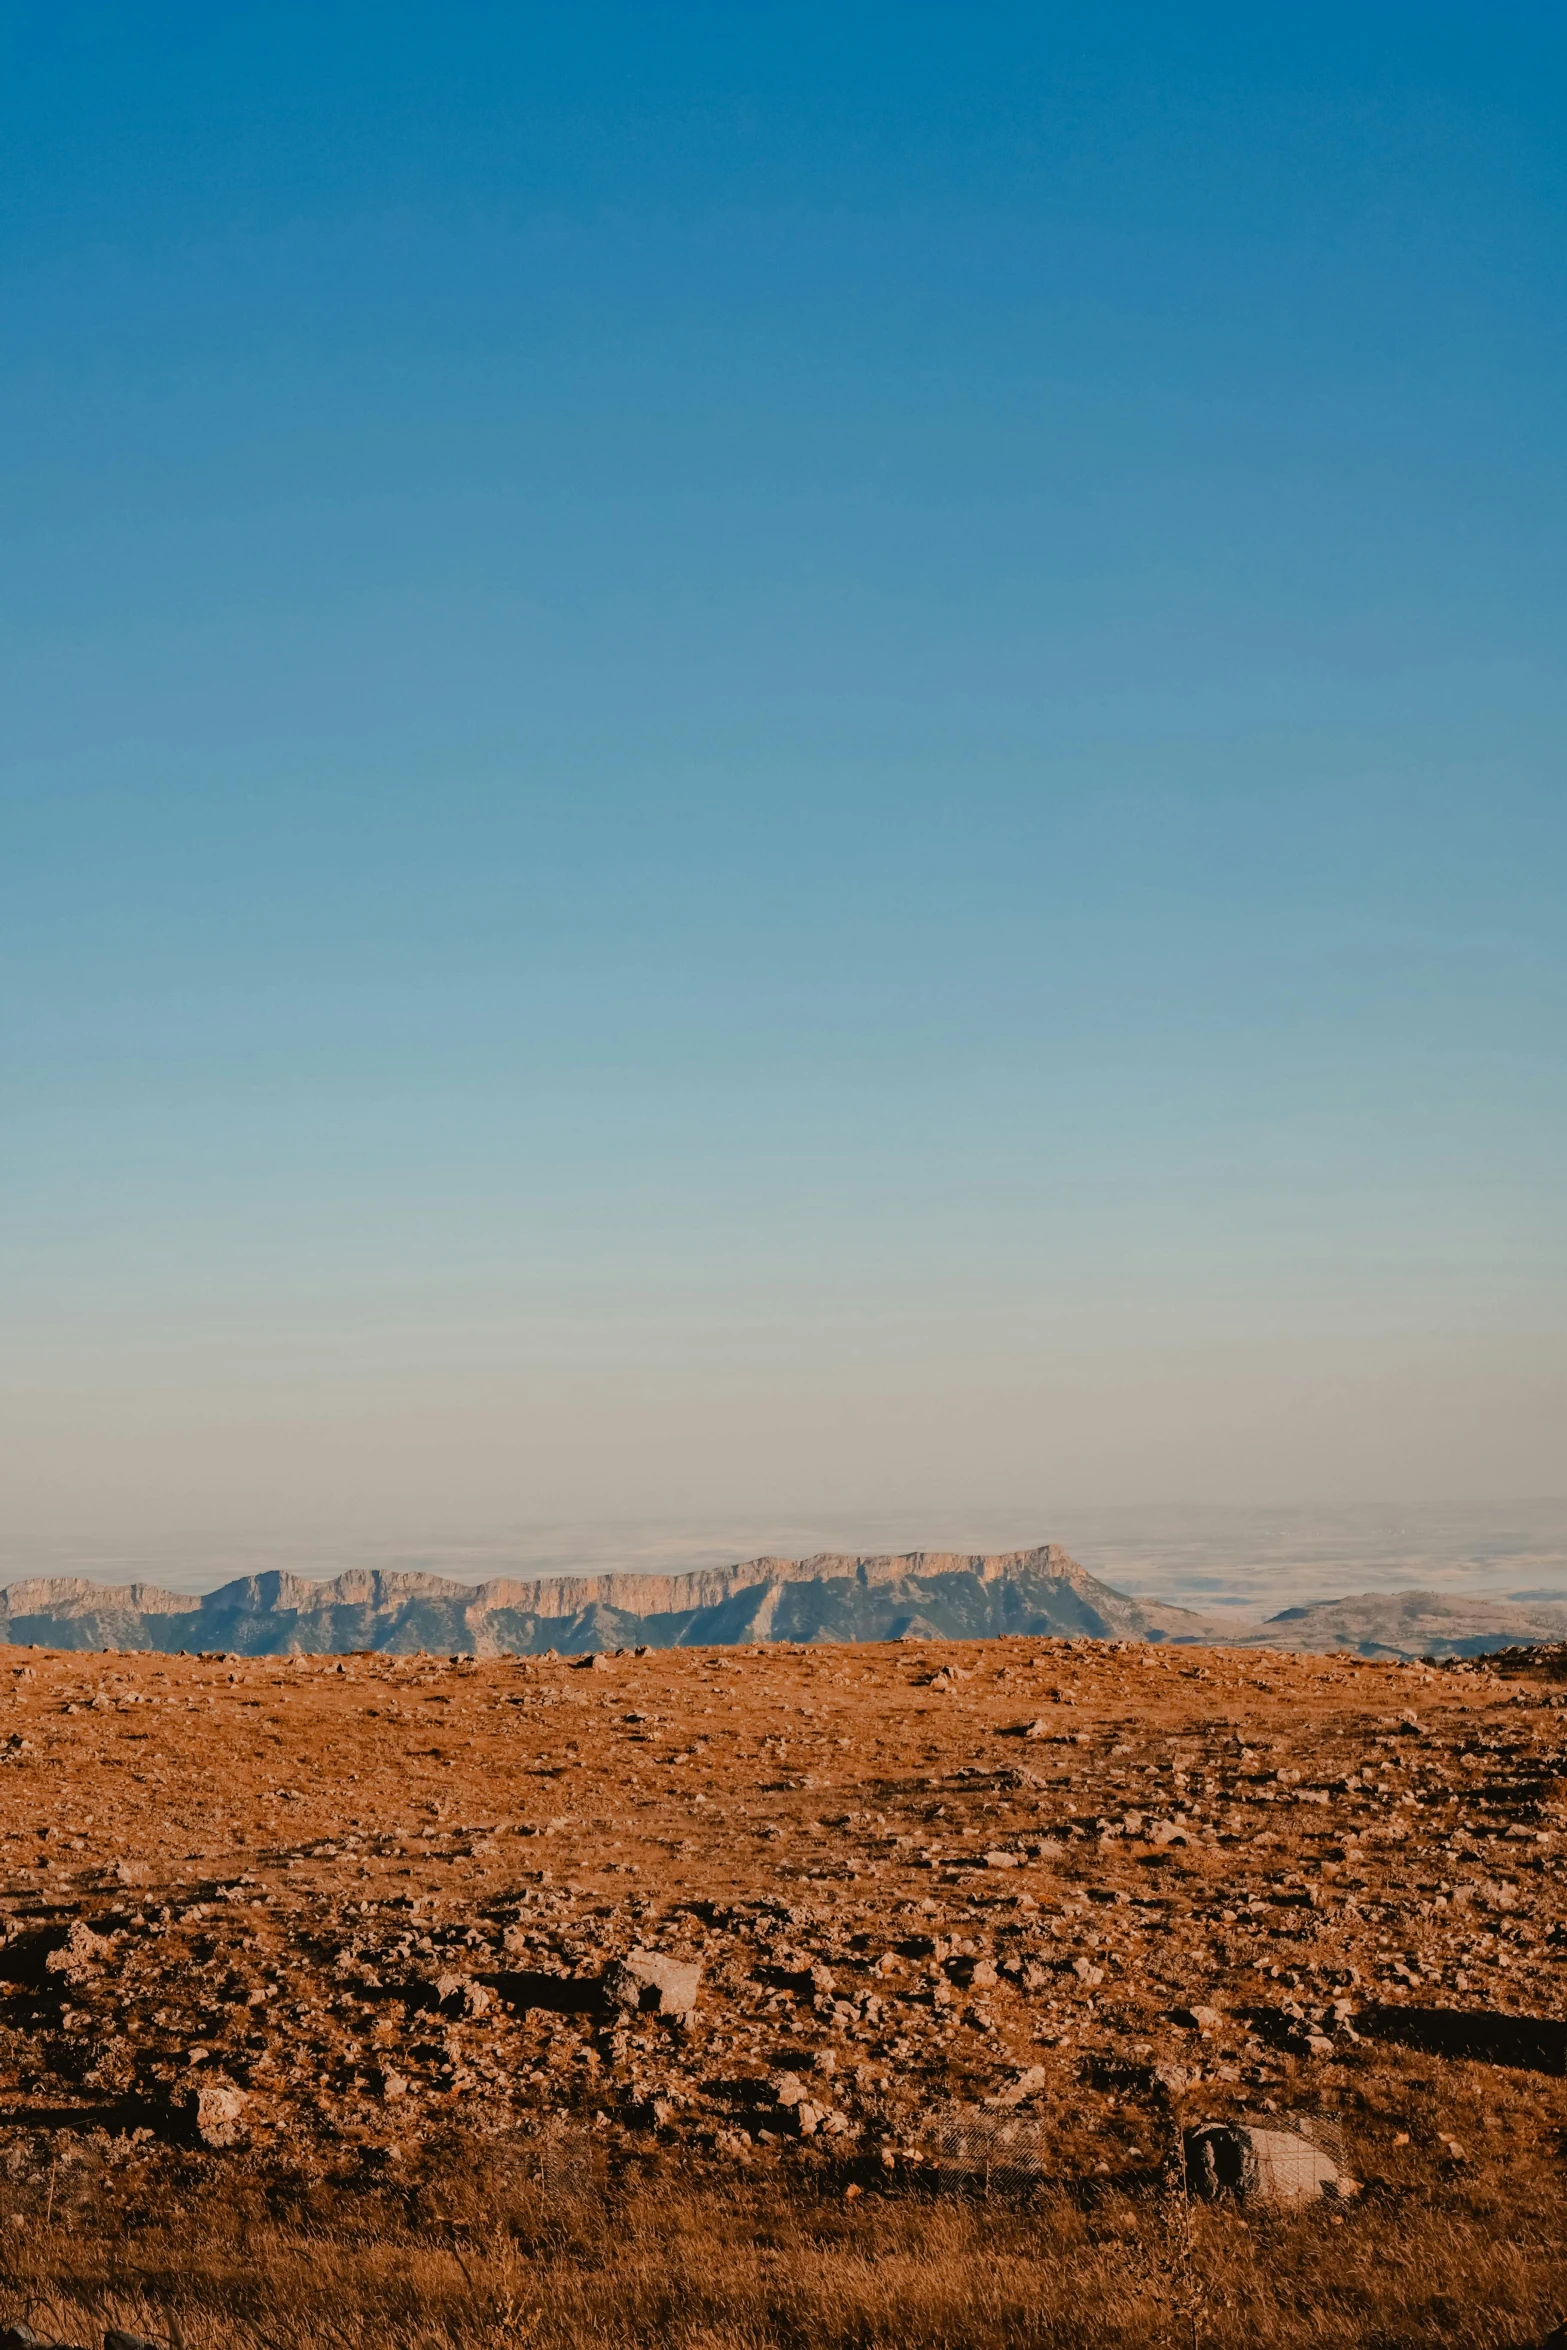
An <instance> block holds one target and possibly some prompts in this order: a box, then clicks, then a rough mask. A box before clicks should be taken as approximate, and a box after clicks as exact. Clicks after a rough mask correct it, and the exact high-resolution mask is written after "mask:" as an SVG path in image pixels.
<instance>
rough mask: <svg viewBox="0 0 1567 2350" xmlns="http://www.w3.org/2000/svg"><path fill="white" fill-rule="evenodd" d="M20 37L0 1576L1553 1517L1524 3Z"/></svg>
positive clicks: (1540, 634)
mask: <svg viewBox="0 0 1567 2350" xmlns="http://www.w3.org/2000/svg"><path fill="white" fill-rule="evenodd" d="M0 68H3V70H0V302H3V332H0V468H3V484H4V486H3V501H4V505H3V512H4V527H3V589H0V659H3V664H4V691H3V696H0V747H3V773H0V1047H3V1093H0V1118H3V1132H0V1209H3V1219H0V1390H3V1393H0V1406H3V1410H0V1478H3V1483H4V1488H5V1492H6V1495H7V1519H8V1524H9V1528H10V1530H11V1532H12V1533H13V1535H14V1534H16V1533H18V1532H19V1533H21V1534H22V1535H23V1536H24V1537H30V1536H32V1535H35V1534H36V1536H37V1537H38V1538H39V1539H40V1541H45V1540H54V1539H56V1538H61V1537H67V1536H70V1535H72V1534H73V1533H75V1532H78V1531H93V1530H97V1531H103V1530H105V1529H110V1530H114V1531H115V1532H117V1533H124V1534H126V1535H127V1536H128V1537H129V1536H134V1537H135V1538H136V1539H145V1540H151V1541H156V1540H158V1539H159V1538H161V1537H162V1536H163V1535H165V1534H167V1535H168V1536H170V1538H173V1537H174V1536H176V1535H183V1534H188V1533H189V1532H190V1531H191V1530H192V1529H205V1528H210V1529H214V1530H217V1531H219V1532H221V1533H224V1534H226V1535H230V1536H235V1535H239V1534H249V1533H252V1532H255V1531H257V1530H260V1531H263V1532H265V1531H267V1530H269V1529H277V1530H279V1531H280V1533H281V1532H283V1531H289V1530H292V1531H293V1532H296V1533H297V1532H300V1531H301V1530H302V1531H303V1533H304V1534H305V1535H306V1536H308V1534H309V1532H310V1530H311V1529H313V1528H325V1527H329V1526H330V1527H334V1528H337V1529H340V1530H341V1529H347V1530H349V1531H350V1532H354V1531H359V1532H363V1533H366V1534H369V1535H387V1536H396V1535H398V1534H399V1533H404V1532H406V1533H408V1534H413V1533H415V1532H417V1533H419V1534H421V1535H425V1534H429V1535H433V1536H440V1535H443V1534H450V1535H456V1534H458V1533H461V1532H462V1531H464V1530H466V1529H468V1528H471V1527H474V1526H478V1525H480V1524H490V1523H495V1522H500V1521H506V1520H517V1521H519V1522H520V1521H523V1520H530V1519H536V1518H540V1517H547V1518H549V1519H551V1520H556V1519H559V1520H567V1521H569V1520H571V1519H573V1518H582V1519H584V1520H586V1519H590V1518H600V1519H602V1518H605V1517H615V1518H624V1519H626V1520H627V1521H628V1522H634V1521H636V1520H638V1519H640V1518H646V1519H649V1520H652V1519H655V1518H659V1517H663V1516H668V1515H682V1514H684V1515H687V1516H690V1515H693V1514H703V1513H711V1512H714V1511H734V1510H753V1511H758V1512H762V1513H766V1512H769V1511H772V1512H795V1513H815V1515H816V1517H817V1518H818V1519H820V1520H821V1521H822V1522H823V1523H826V1524H831V1523H833V1522H835V1521H836V1520H841V1521H842V1522H843V1523H844V1524H845V1525H846V1526H847V1525H848V1524H849V1522H850V1521H851V1520H852V1519H853V1518H854V1515H855V1513H857V1512H861V1513H864V1512H869V1513H875V1512H882V1513H885V1512H887V1511H903V1512H905V1513H907V1516H908V1521H909V1529H910V1537H911V1538H917V1536H918V1533H919V1523H920V1513H921V1512H925V1513H927V1514H928V1516H929V1518H930V1521H931V1522H932V1523H934V1522H935V1520H936V1519H937V1518H940V1520H941V1522H942V1524H943V1525H944V1526H946V1527H949V1528H950V1527H952V1526H955V1525H957V1524H960V1523H961V1522H962V1521H963V1518H964V1513H965V1512H966V1511H971V1512H972V1513H973V1514H974V1517H975V1520H976V1522H978V1520H979V1519H980V1517H981V1516H982V1515H983V1517H984V1519H985V1522H986V1524H987V1525H989V1524H991V1523H992V1522H993V1516H994V1513H995V1512H996V1511H997V1510H998V1509H999V1510H1008V1509H1014V1508H1015V1509H1016V1511H1017V1512H1018V1516H1019V1532H1020V1534H1021V1533H1022V1532H1024V1531H1027V1530H1028V1528H1029V1526H1033V1527H1035V1528H1036V1529H1037V1531H1039V1532H1040V1533H1044V1532H1048V1531H1050V1515H1051V1511H1052V1509H1053V1508H1054V1507H1055V1506H1057V1504H1058V1503H1063V1502H1065V1501H1066V1500H1071V1501H1073V1502H1083V1501H1094V1502H1102V1503H1107V1504H1108V1503H1122V1502H1133V1501H1142V1500H1157V1499H1180V1498H1186V1499H1202V1500H1212V1501H1223V1502H1238V1501H1255V1500H1265V1499H1274V1498H1278V1499H1281V1500H1284V1499H1287V1500H1294V1501H1301V1500H1305V1501H1310V1500H1312V1499H1320V1500H1322V1501H1324V1502H1326V1501H1329V1500H1343V1499H1346V1498H1353V1497H1356V1496H1384V1495H1409V1496H1412V1497H1419V1496H1433V1495H1465V1494H1471V1495H1481V1496H1484V1495H1491V1494H1495V1495H1498V1496H1504V1497H1505V1496H1517V1495H1520V1494H1540V1493H1547V1492H1560V1491H1561V1490H1562V1489H1563V1487H1564V1486H1567V1471H1564V1465H1563V1437H1562V1431H1563V1416H1564V1415H1563V1406H1564V1402H1567V1376H1564V1373H1567V1343H1564V1328H1567V1317H1564V1302H1567V1282H1564V1248H1563V1167H1564V1165H1567V1114H1564V1112H1567V1084H1564V1039H1567V985H1564V980H1567V924H1564V920H1563V908H1564V880H1567V873H1564V864H1567V858H1564V847H1567V819H1564V800H1563V758H1562V742H1563V719H1564V716H1567V693H1564V685H1563V666H1562V647H1563V619H1564V603H1567V596H1564V556H1563V550H1564V546H1567V497H1564V476H1567V463H1564V438H1563V417H1564V393H1567V282H1564V279H1567V273H1564V267H1563V264H1564V258H1567V137H1564V108H1563V100H1564V97H1567V70H1564V69H1567V19H1564V18H1563V16H1562V14H1561V11H1560V10H1559V9H1555V8H1548V7H1544V6H1541V7H1508V6H1506V5H1502V6H1498V7H1492V8H1486V9H1480V8H1478V7H1473V6H1471V7H1465V8H1450V7H1442V6H1440V5H1438V6H1429V5H1427V6H1421V7H1419V8H1414V7H1404V6H1397V5H1388V6H1382V7H1378V8H1373V9H1367V8H1365V7H1364V6H1357V7H1353V8H1351V7H1348V6H1337V5H1325V6H1321V7H1317V8H1314V9H1311V10H1298V9H1296V10H1285V9H1281V8H1258V7H1256V6H1255V5H1251V6H1247V7H1245V8H1239V7H1236V8H1206V7H1184V8H1175V9H1171V8H1169V7H1167V6H1164V7H1147V8H1141V7H1129V6H1116V5H1109V6H1105V7H1100V8H1093V9H1084V8H1081V7H1076V8H1071V9H1068V8H1052V7H1048V6H1038V5H1036V6H1033V7H1029V8H1012V7H986V6H983V5H978V6H975V5H968V6H964V7H962V8H958V7H937V8H932V7H922V6H918V5H914V6H909V5H900V6H899V7H897V8H892V7H886V6H873V7H868V6H859V7H857V6H854V5H852V0H851V4H847V5H846V4H844V0H837V4H835V5H834V6H833V7H831V8H819V7H816V6H813V5H808V4H800V5H793V6H790V7H788V8H782V7H770V6H766V5H761V6H756V5H750V6H746V7H744V8H736V7H734V6H732V5H730V6H725V7H722V8H718V7H712V8H708V7H695V6H672V7H669V8H648V7H640V8H630V7H626V8H615V7H601V6H594V5H592V4H591V0H589V4H586V5H581V6H577V7H574V8H572V9H569V10H545V9H535V8H530V7H528V6H525V5H523V6H519V5H507V6H496V7H480V6H465V5H463V4H462V0H446V4H444V5H442V6H440V7H435V6H421V7H408V6H403V5H398V4H397V0H377V5H375V6H374V7H369V6H364V7H360V6H337V5H333V4H332V0H311V4H310V5H308V6H290V5H285V4H282V0H266V4H265V5H255V6H247V5H239V6H234V7H224V8H212V7H211V6H202V7H194V6H193V7H169V6H158V5H145V6H138V7H135V8H129V7H124V6H106V7H99V8H87V7H80V6H76V5H73V4H72V0H50V4H49V5H47V6H30V5H12V6H9V7H4V8H0ZM1025 1522H1026V1523H1025Z"/></svg>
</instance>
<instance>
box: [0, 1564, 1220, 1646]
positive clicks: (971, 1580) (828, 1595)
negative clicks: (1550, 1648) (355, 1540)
mask: <svg viewBox="0 0 1567 2350" xmlns="http://www.w3.org/2000/svg"><path fill="white" fill-rule="evenodd" d="M1003 1633H1037V1634H1045V1633H1069V1634H1073V1635H1075V1636H1079V1637H1083V1636H1086V1637H1091V1638H1098V1639H1123V1640H1147V1641H1181V1642H1193V1641H1212V1640H1215V1639H1221V1638H1222V1637H1223V1634H1222V1633H1221V1632H1220V1631H1219V1629H1218V1628H1217V1627H1216V1626H1214V1625H1212V1624H1210V1623H1208V1622H1207V1621H1205V1619H1204V1618H1203V1617H1201V1616H1199V1615H1196V1614H1194V1613H1192V1612H1191V1611H1190V1610H1189V1609H1186V1608H1180V1607H1169V1606H1162V1605H1160V1604H1158V1603H1156V1602H1151V1601H1149V1602H1144V1601H1141V1600H1136V1599H1131V1598H1129V1597H1127V1595H1126V1594H1125V1593H1123V1592H1119V1591H1114V1590H1112V1589H1111V1588H1110V1586H1109V1585H1108V1584H1106V1583H1101V1582H1099V1581H1098V1579H1097V1578H1096V1577H1095V1576H1093V1575H1090V1574H1089V1573H1088V1572H1087V1571H1086V1569H1084V1568H1083V1567H1080V1566H1079V1565H1078V1564H1077V1562H1076V1560H1075V1559H1072V1558H1070V1557H1069V1556H1068V1555H1067V1553H1066V1552H1065V1551H1064V1550H1063V1549H1062V1548H1061V1547H1060V1545H1059V1544H1058V1543H1043V1544H1041V1545H1039V1546H1038V1547H1037V1548H1036V1549H1033V1550H1020V1551H1006V1552H1002V1553H1000V1554H996V1555H990V1556H986V1555H983V1554H980V1553H962V1552H947V1551H912V1552H909V1553H908V1554H906V1555H905V1556H902V1557H856V1556H852V1555H850V1554H847V1553H836V1552H824V1553H822V1554H821V1555H820V1556H818V1557H815V1558H808V1559H779V1558H761V1559H750V1560H747V1561H746V1562H744V1563H743V1564H741V1565H737V1566H733V1567H721V1568H708V1569H704V1570H702V1571H700V1572H698V1573H694V1574H689V1575H614V1574H611V1575H562V1576H552V1577H548V1578H545V1579H543V1580H540V1581H536V1582H521V1581H512V1580H510V1579H507V1578H497V1579H494V1580H492V1581H489V1582H485V1583H478V1584H467V1583H457V1582H453V1581H451V1580H449V1579H448V1578H447V1577H445V1576H441V1575H423V1574H393V1573H387V1572H383V1571H380V1570H355V1571H352V1572H349V1573H347V1574H342V1575H339V1576H337V1577H335V1578H334V1579H333V1580H332V1581H330V1582H322V1583H313V1582H311V1581H309V1580H308V1579H307V1578H306V1577H304V1576H300V1575H290V1574H283V1573H269V1574H264V1575H248V1576H242V1577H241V1578H240V1579H239V1580H238V1581H235V1582H231V1583H225V1584H223V1585H222V1586H221V1587H220V1588H219V1589H218V1590H216V1591H210V1592H204V1593H194V1592H176V1591H164V1590H161V1589H160V1588H159V1587H158V1586H157V1585H155V1584H149V1583H129V1584H120V1585H107V1584H100V1583H92V1582H89V1581H87V1580H86V1579H85V1578H82V1577H76V1576H70V1577H66V1576H60V1577H48V1578H41V1577H40V1578H32V1579H29V1580H26V1581H23V1582H19V1583H13V1584H11V1585H10V1586H9V1588H8V1589H6V1590H5V1591H3V1592H0V1640H4V1641H8V1642H10V1643H11V1644H13V1645H24V1646H28V1645H30V1646H36V1647H40V1648H71V1649H120V1650H138V1649H151V1650H156V1651H161V1652H163V1653H165V1654H169V1653H174V1652H178V1651H181V1650H198V1651H199V1650H203V1649H223V1650H227V1651H232V1652H233V1653H235V1654H238V1655H244V1656H274V1655H286V1654H289V1653H294V1652H299V1653H306V1654H314V1655H329V1654H343V1653H346V1652H349V1651H352V1650H377V1651H380V1652H383V1653H392V1654H401V1655H408V1654H412V1653H415V1652H421V1651H422V1652H424V1653H426V1654H436V1655H439V1654H442V1653H447V1654H450V1653H452V1652H454V1651H456V1652H462V1653H471V1654H474V1655H480V1656H485V1655H496V1654H498V1653H501V1652H503V1651H505V1652H511V1653H513V1654H516V1655H518V1656H530V1655H532V1656H537V1655H542V1654H545V1653H546V1652H547V1651H549V1650H551V1649H553V1650H555V1651H557V1652H558V1653H560V1654H563V1655H573V1654H582V1653H584V1652H586V1651H591V1650H595V1649H615V1648H640V1647H646V1648H691V1647H703V1648H708V1647H726V1646H733V1645H735V1644H737V1643H740V1642H745V1643H751V1642H757V1641H762V1642H767V1641H794V1642H798V1641H875V1640H899V1639H904V1638H910V1637H912V1638H916V1639H918V1638H925V1639H968V1640H974V1639H985V1638H994V1637H996V1636H997V1635H1000V1634H1003Z"/></svg>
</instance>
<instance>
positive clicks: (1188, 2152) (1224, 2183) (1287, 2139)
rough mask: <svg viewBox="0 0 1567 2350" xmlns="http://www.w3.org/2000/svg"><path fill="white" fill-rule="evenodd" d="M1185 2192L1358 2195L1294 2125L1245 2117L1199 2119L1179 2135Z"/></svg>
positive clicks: (1207, 2195) (1250, 2196)
mask: <svg viewBox="0 0 1567 2350" xmlns="http://www.w3.org/2000/svg"><path fill="white" fill-rule="evenodd" d="M1182 2151H1183V2154H1184V2158H1185V2164H1186V2185H1187V2189H1188V2192H1189V2193H1191V2194H1193V2195H1197V2196H1200V2197H1201V2198H1202V2199H1203V2200H1204V2201H1208V2202H1212V2201H1217V2200H1219V2199H1220V2198H1222V2197H1225V2196H1233V2197H1234V2198H1235V2199H1236V2200H1237V2201H1238V2202H1241V2203H1275V2204H1283V2205H1292V2204H1302V2203H1320V2202H1321V2201H1322V2200H1323V2198H1324V2197H1327V2198H1329V2199H1332V2200H1339V2199H1343V2198H1347V2197H1348V2196H1351V2195H1354V2194H1358V2192H1359V2182H1358V2181H1357V2180H1355V2179H1352V2178H1350V2177H1348V2175H1347V2174H1346V2173H1345V2171H1344V2170H1343V2169H1342V2168H1341V2166H1340V2165H1339V2164H1338V2162H1336V2161H1335V2160H1334V2158H1333V2156H1332V2155H1331V2154H1329V2153H1327V2152H1326V2151H1325V2149H1324V2148H1323V2147H1321V2146H1318V2145H1315V2144H1313V2142H1312V2140H1311V2139H1309V2138H1306V2137H1303V2136H1301V2135H1300V2134H1299V2133H1298V2132H1297V2131H1295V2130H1268V2129H1257V2128H1254V2127H1253V2126H1252V2125H1251V2124H1249V2123H1245V2122H1203V2123H1200V2124H1199V2125H1198V2127H1197V2128H1195V2129H1191V2130H1187V2131H1186V2133H1185V2135H1184V2138H1183V2140H1182Z"/></svg>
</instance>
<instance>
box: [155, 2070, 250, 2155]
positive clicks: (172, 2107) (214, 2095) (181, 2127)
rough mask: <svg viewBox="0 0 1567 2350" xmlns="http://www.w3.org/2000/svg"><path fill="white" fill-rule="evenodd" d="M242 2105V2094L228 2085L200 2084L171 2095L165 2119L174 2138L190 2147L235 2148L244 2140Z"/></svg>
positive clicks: (225, 2082) (178, 2090)
mask: <svg viewBox="0 0 1567 2350" xmlns="http://www.w3.org/2000/svg"><path fill="white" fill-rule="evenodd" d="M245 2102H246V2099H245V2092H244V2090H243V2089H237V2088H235V2086H234V2084H233V2082H232V2081H222V2080H210V2081H200V2082H197V2083H196V2084H195V2085H194V2086H193V2087H190V2088H181V2089H176V2090H175V2091H174V2092H173V2093H172V2095H171V2096H170V2098H169V2101H168V2113H169V2119H170V2121H171V2122H172V2124H173V2126H174V2131H175V2134H176V2135H177V2136H179V2137H181V2138H184V2139H185V2140H187V2141H188V2142H189V2143H191V2144H194V2145H198V2146H210V2147H214V2148H218V2147H224V2146H237V2145H238V2144H239V2143H240V2140H241V2139H242V2138H243V2136H244V2125H243V2122H242V2119H241V2116H242V2115H243V2113H244V2110H245Z"/></svg>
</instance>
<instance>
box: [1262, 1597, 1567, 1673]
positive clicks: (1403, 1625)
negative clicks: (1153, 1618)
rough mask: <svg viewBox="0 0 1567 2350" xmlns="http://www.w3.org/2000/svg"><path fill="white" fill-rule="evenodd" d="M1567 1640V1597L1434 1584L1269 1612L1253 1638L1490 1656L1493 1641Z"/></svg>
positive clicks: (1274, 1644) (1322, 1647) (1303, 1645)
mask: <svg viewBox="0 0 1567 2350" xmlns="http://www.w3.org/2000/svg"><path fill="white" fill-rule="evenodd" d="M1547 1640H1567V1600H1557V1601H1554V1602H1552V1601H1550V1600H1545V1601H1543V1602H1540V1601H1536V1600H1534V1599H1533V1598H1532V1596H1531V1599H1530V1601H1529V1604H1527V1605H1520V1604H1518V1603H1517V1602H1515V1601H1512V1600H1506V1599H1463V1598H1457V1599H1449V1598H1446V1597H1444V1596H1443V1594H1442V1593H1440V1592H1436V1591H1364V1592H1362V1593H1360V1595H1359V1596H1358V1597H1357V1598H1353V1599H1324V1600H1319V1601H1317V1602H1316V1604H1315V1605H1314V1606H1311V1607H1287V1608H1285V1609H1284V1610H1283V1611H1282V1613H1281V1614H1279V1615H1276V1616H1270V1617H1269V1618H1268V1620H1267V1622H1266V1623H1265V1624H1264V1625H1263V1627H1262V1629H1261V1631H1260V1632H1254V1633H1251V1634H1249V1635H1248V1636H1247V1644H1248V1645H1265V1646H1267V1647H1270V1648H1297V1649H1311V1650H1315V1651H1317V1652H1319V1653H1326V1652H1328V1651H1331V1650H1333V1649H1351V1650H1353V1651H1354V1653H1355V1654H1356V1655H1357V1656H1367V1657H1378V1656H1390V1657H1410V1656H1435V1657H1443V1656H1485V1655H1487V1654H1488V1653H1489V1652H1490V1651H1491V1650H1492V1649H1498V1648H1509V1647H1514V1646H1517V1647H1527V1646H1531V1645H1534V1644H1537V1643H1538V1642H1541V1641H1547Z"/></svg>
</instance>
